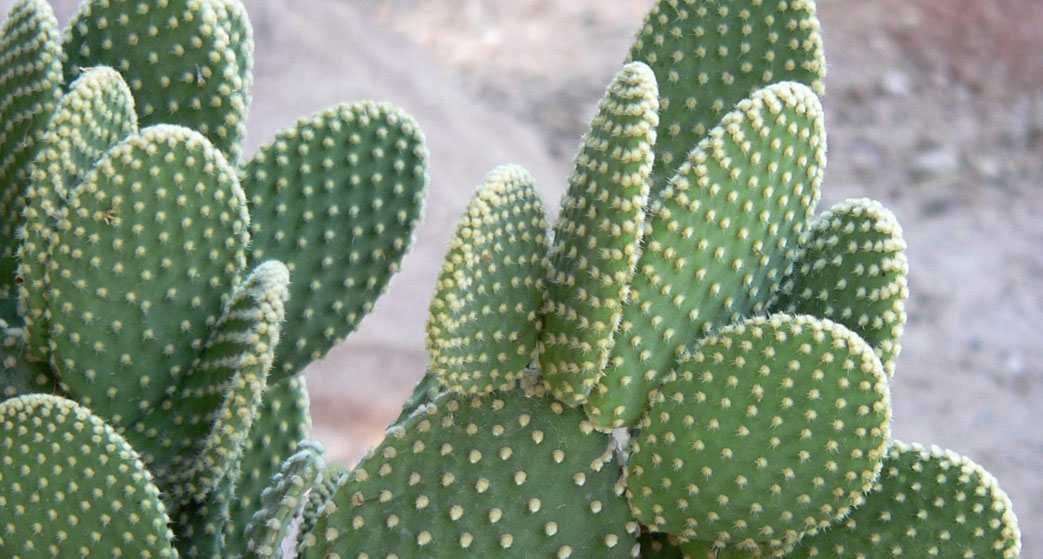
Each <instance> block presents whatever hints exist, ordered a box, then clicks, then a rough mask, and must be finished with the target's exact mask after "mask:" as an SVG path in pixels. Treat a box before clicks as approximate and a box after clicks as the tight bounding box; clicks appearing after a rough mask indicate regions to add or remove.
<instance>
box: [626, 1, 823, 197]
mask: <svg viewBox="0 0 1043 559" xmlns="http://www.w3.org/2000/svg"><path fill="white" fill-rule="evenodd" d="M627 59H628V60H639V61H642V62H644V63H646V64H648V65H649V66H650V67H651V68H652V70H653V71H654V72H655V75H656V79H657V80H658V82H659V95H660V97H661V101H660V105H661V106H662V109H661V111H660V121H661V122H663V123H664V125H663V126H662V127H661V130H660V132H659V140H658V142H657V145H656V162H655V172H654V176H653V192H659V191H660V190H662V189H663V188H666V187H667V185H668V184H669V181H670V180H671V178H672V177H673V176H674V174H675V173H676V172H677V170H678V169H679V167H680V166H681V165H683V164H684V160H685V156H686V155H687V154H688V151H689V150H690V149H692V146H694V145H696V143H698V142H699V141H700V140H701V139H702V138H703V136H705V135H706V133H707V132H708V131H709V130H710V128H712V127H713V126H714V125H715V124H716V123H717V122H718V121H719V120H720V119H721V117H722V116H723V115H724V113H725V112H727V111H730V110H731V109H732V107H734V106H735V104H736V103H738V102H739V101H740V100H741V99H744V98H746V97H748V96H749V95H750V94H751V93H752V92H753V91H755V90H757V89H760V88H762V87H765V86H767V85H769V84H772V83H776V82H782V81H795V82H800V83H803V84H805V85H807V86H810V87H811V88H812V89H814V90H815V91H816V92H817V93H819V94H821V93H823V91H824V89H823V84H822V80H823V78H824V77H825V75H826V61H825V56H824V54H823V51H822V37H821V35H820V34H819V21H818V17H817V16H816V15H815V2H814V0H792V1H785V2H778V1H773V0H766V1H765V0H752V1H749V2H740V3H733V2H718V1H716V0H659V1H658V2H657V3H656V5H655V6H653V7H652V10H651V12H649V14H648V15H647V16H646V18H645V23H644V26H643V27H642V29H641V31H640V32H639V33H638V35H637V39H636V40H635V41H634V45H633V46H632V47H631V50H630V55H629V56H628V58H627Z"/></svg>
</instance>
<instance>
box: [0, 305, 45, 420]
mask: <svg viewBox="0 0 1043 559" xmlns="http://www.w3.org/2000/svg"><path fill="white" fill-rule="evenodd" d="M27 345H28V344H27V342H26V335H25V329H24V328H17V327H10V326H8V325H7V322H5V321H4V320H3V319H0V401H3V400H6V399H8V398H13V397H15V396H19V395H23V394H35V393H47V392H53V391H54V390H55V389H56V388H57V387H56V386H55V380H54V375H53V374H52V372H51V369H50V367H48V366H47V364H46V363H43V362H40V361H30V360H29V359H28V355H27V354H28V348H27Z"/></svg>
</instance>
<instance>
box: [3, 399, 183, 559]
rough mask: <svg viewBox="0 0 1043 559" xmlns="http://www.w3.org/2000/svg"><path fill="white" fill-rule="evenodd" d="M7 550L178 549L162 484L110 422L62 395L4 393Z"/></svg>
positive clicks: (166, 552) (132, 553)
mask: <svg viewBox="0 0 1043 559" xmlns="http://www.w3.org/2000/svg"><path fill="white" fill-rule="evenodd" d="M0 425H2V429H0V432H2V433H3V434H2V435H0V455H2V456H3V461H2V462H0V507H2V509H3V511H4V514H3V519H2V520H0V555H2V556H4V557H10V558H12V559H37V558H39V559H45V558H61V559H65V558H68V559H80V558H82V557H87V556H88V555H94V554H96V553H97V552H99V551H100V550H104V555H106V556H110V557H154V558H169V559H174V558H176V557H177V553H176V552H175V551H174V549H173V547H172V543H171V542H172V540H173V538H174V534H173V532H171V530H170V528H168V527H167V523H168V522H169V519H168V518H167V514H166V512H165V509H164V505H163V501H162V500H161V499H160V496H159V490H158V489H157V488H156V486H155V485H154V484H153V483H152V480H151V476H150V475H149V472H148V470H147V469H145V466H144V465H143V464H142V463H141V460H140V459H139V458H138V455H137V453H136V452H135V451H134V449H133V448H131V446H130V445H129V444H127V441H125V440H124V439H123V437H121V436H119V434H117V433H116V431H115V430H114V429H113V428H112V426H110V425H109V424H107V423H105V422H104V421H103V420H102V419H100V418H99V417H97V416H96V415H94V414H92V413H91V412H90V411H89V410H87V408H85V407H83V406H81V405H79V404H77V403H75V402H73V401H71V400H66V399H64V398H61V397H58V396H51V395H43V394H33V395H28V396H20V397H18V398H12V399H10V400H7V401H4V402H2V403H0Z"/></svg>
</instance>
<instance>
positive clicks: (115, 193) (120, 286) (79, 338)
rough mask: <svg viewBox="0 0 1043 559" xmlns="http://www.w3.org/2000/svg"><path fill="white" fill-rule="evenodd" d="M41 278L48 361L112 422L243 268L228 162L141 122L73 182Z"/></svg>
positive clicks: (172, 362)
mask: <svg viewBox="0 0 1043 559" xmlns="http://www.w3.org/2000/svg"><path fill="white" fill-rule="evenodd" d="M71 198H72V200H71V201H70V211H69V215H68V219H67V220H65V221H64V222H63V223H61V224H60V232H59V242H58V244H57V245H56V246H55V247H54V249H53V250H52V258H53V261H54V264H55V268H54V270H53V271H52V273H51V276H50V280H49V286H48V290H49V301H50V304H51V315H52V318H51V321H50V338H51V341H52V342H53V347H52V348H51V363H52V365H53V366H54V367H55V369H56V370H58V371H59V376H60V378H61V381H62V386H63V387H65V388H66V389H67V392H68V393H69V394H70V395H71V396H74V397H75V398H76V399H77V400H79V401H81V402H83V403H84V404H85V405H88V406H90V407H91V408H92V409H93V410H94V411H95V413H97V414H99V415H101V416H103V417H105V418H106V419H107V420H108V421H109V422H111V423H113V424H114V425H116V426H118V427H126V426H129V425H131V424H133V423H134V422H136V421H137V420H138V419H139V418H140V417H143V416H145V415H147V414H148V413H149V412H150V411H151V410H152V409H153V408H154V407H155V406H156V405H157V404H158V403H159V402H160V401H161V400H162V399H163V398H164V397H165V396H166V395H167V393H168V392H169V391H171V390H173V389H174V388H175V387H176V381H177V379H178V378H180V377H182V376H184V375H185V373H187V371H188V368H189V367H190V366H191V365H192V363H193V361H194V360H195V358H196V356H197V355H198V354H199V352H200V351H201V350H202V348H203V344H204V342H205V341H206V339H207V334H208V329H209V328H210V326H211V325H213V324H214V322H215V321H216V319H217V315H218V314H219V313H220V310H221V302H222V300H223V299H224V298H225V297H227V295H223V294H227V293H229V292H231V288H232V287H233V286H234V284H235V283H236V282H237V281H238V278H239V276H240V274H241V272H242V271H243V270H244V268H245V258H246V256H245V250H246V245H247V244H248V242H249V235H248V232H247V227H248V223H249V215H248V214H247V210H246V200H245V197H244V195H243V192H242V190H241V189H240V187H239V183H238V182H237V180H236V176H235V171H234V169H232V168H231V167H230V166H229V165H228V163H227V162H226V161H225V159H224V157H223V156H222V155H221V153H220V152H219V151H217V150H216V149H214V148H213V146H211V144H210V142H208V141H207V140H206V138H204V137H203V136H201V135H200V134H199V133H198V132H194V131H192V130H189V129H187V128H183V127H180V126H170V125H157V126H153V127H149V128H146V129H143V130H142V131H141V133H140V134H136V135H134V136H131V137H129V138H127V139H126V140H124V141H123V142H121V143H120V144H119V145H117V146H116V147H114V148H112V149H111V150H109V152H108V153H106V154H105V156H104V157H103V158H102V159H101V161H99V162H98V164H97V165H96V166H95V167H94V168H93V169H92V170H91V172H90V174H89V175H88V176H87V178H86V180H85V181H84V182H83V183H82V184H81V185H80V186H78V187H77V188H76V189H75V190H74V191H73V193H72V196H71Z"/></svg>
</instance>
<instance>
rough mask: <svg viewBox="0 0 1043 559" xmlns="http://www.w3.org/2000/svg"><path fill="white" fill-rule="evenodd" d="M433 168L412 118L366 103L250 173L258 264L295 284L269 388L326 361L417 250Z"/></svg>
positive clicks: (322, 122)
mask: <svg viewBox="0 0 1043 559" xmlns="http://www.w3.org/2000/svg"><path fill="white" fill-rule="evenodd" d="M426 166H427V148H426V147H425V145H424V137H423V134H421V132H420V128H419V127H418V126H417V124H416V122H415V121H414V120H413V118H412V117H410V116H409V115H407V114H406V113H404V112H402V111H401V110H400V109H398V108H396V107H393V106H391V105H388V104H384V103H373V102H361V103H355V104H351V105H348V104H345V105H339V106H337V107H333V108H331V109H327V110H325V111H322V112H319V113H316V114H315V115H312V116H311V117H308V118H305V119H302V120H301V121H300V122H298V123H297V125H296V126H295V127H293V128H290V129H288V130H284V131H282V132H280V133H279V134H278V135H277V136H276V137H275V139H274V140H273V141H272V142H271V143H269V144H267V145H265V146H262V147H261V148H260V149H259V150H258V152H257V154H256V155H254V158H253V160H251V161H250V162H249V163H248V164H247V165H246V167H245V168H244V169H243V171H242V177H241V180H242V183H243V188H244V189H245V190H246V192H247V195H248V196H249V198H250V213H251V215H252V217H253V223H252V231H253V246H252V248H253V252H252V254H253V260H254V261H255V262H257V261H260V260H264V259H276V260H279V261H282V262H285V263H286V265H287V267H288V268H289V269H290V274H291V275H292V276H293V277H294V278H297V279H296V280H295V281H294V282H293V284H292V285H291V286H290V306H289V308H288V312H287V314H286V328H285V329H284V330H283V331H284V332H286V336H285V337H284V340H283V343H282V344H281V345H280V346H279V350H278V354H277V357H276V365H275V368H274V369H273V370H272V377H271V382H278V381H279V380H281V379H284V378H286V377H288V376H290V375H291V374H293V373H296V372H299V371H300V370H301V369H303V368H304V367H305V366H306V365H307V364H308V363H311V362H312V361H314V360H315V359H319V358H321V357H323V356H325V355H326V352H327V351H329V349H330V348H331V347H333V346H334V345H336V344H337V343H339V342H340V341H341V340H343V339H344V337H345V336H347V335H348V334H349V333H350V332H352V331H353V330H354V329H355V327H356V326H357V324H358V322H359V320H361V319H362V317H363V316H365V315H366V313H368V312H369V311H370V310H371V309H372V308H373V302H374V301H375V300H376V298H377V296H378V295H380V294H381V293H382V292H383V291H384V290H385V289H386V287H387V283H388V280H389V279H390V277H391V275H392V274H393V273H394V272H395V271H397V270H398V267H399V263H400V262H401V260H402V256H403V255H404V254H405V253H406V251H407V250H408V249H409V247H410V245H411V243H412V236H413V230H414V229H415V228H416V225H417V223H418V222H419V220H420V216H421V212H422V208H423V202H424V196H425V193H426V188H427V171H426Z"/></svg>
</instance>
